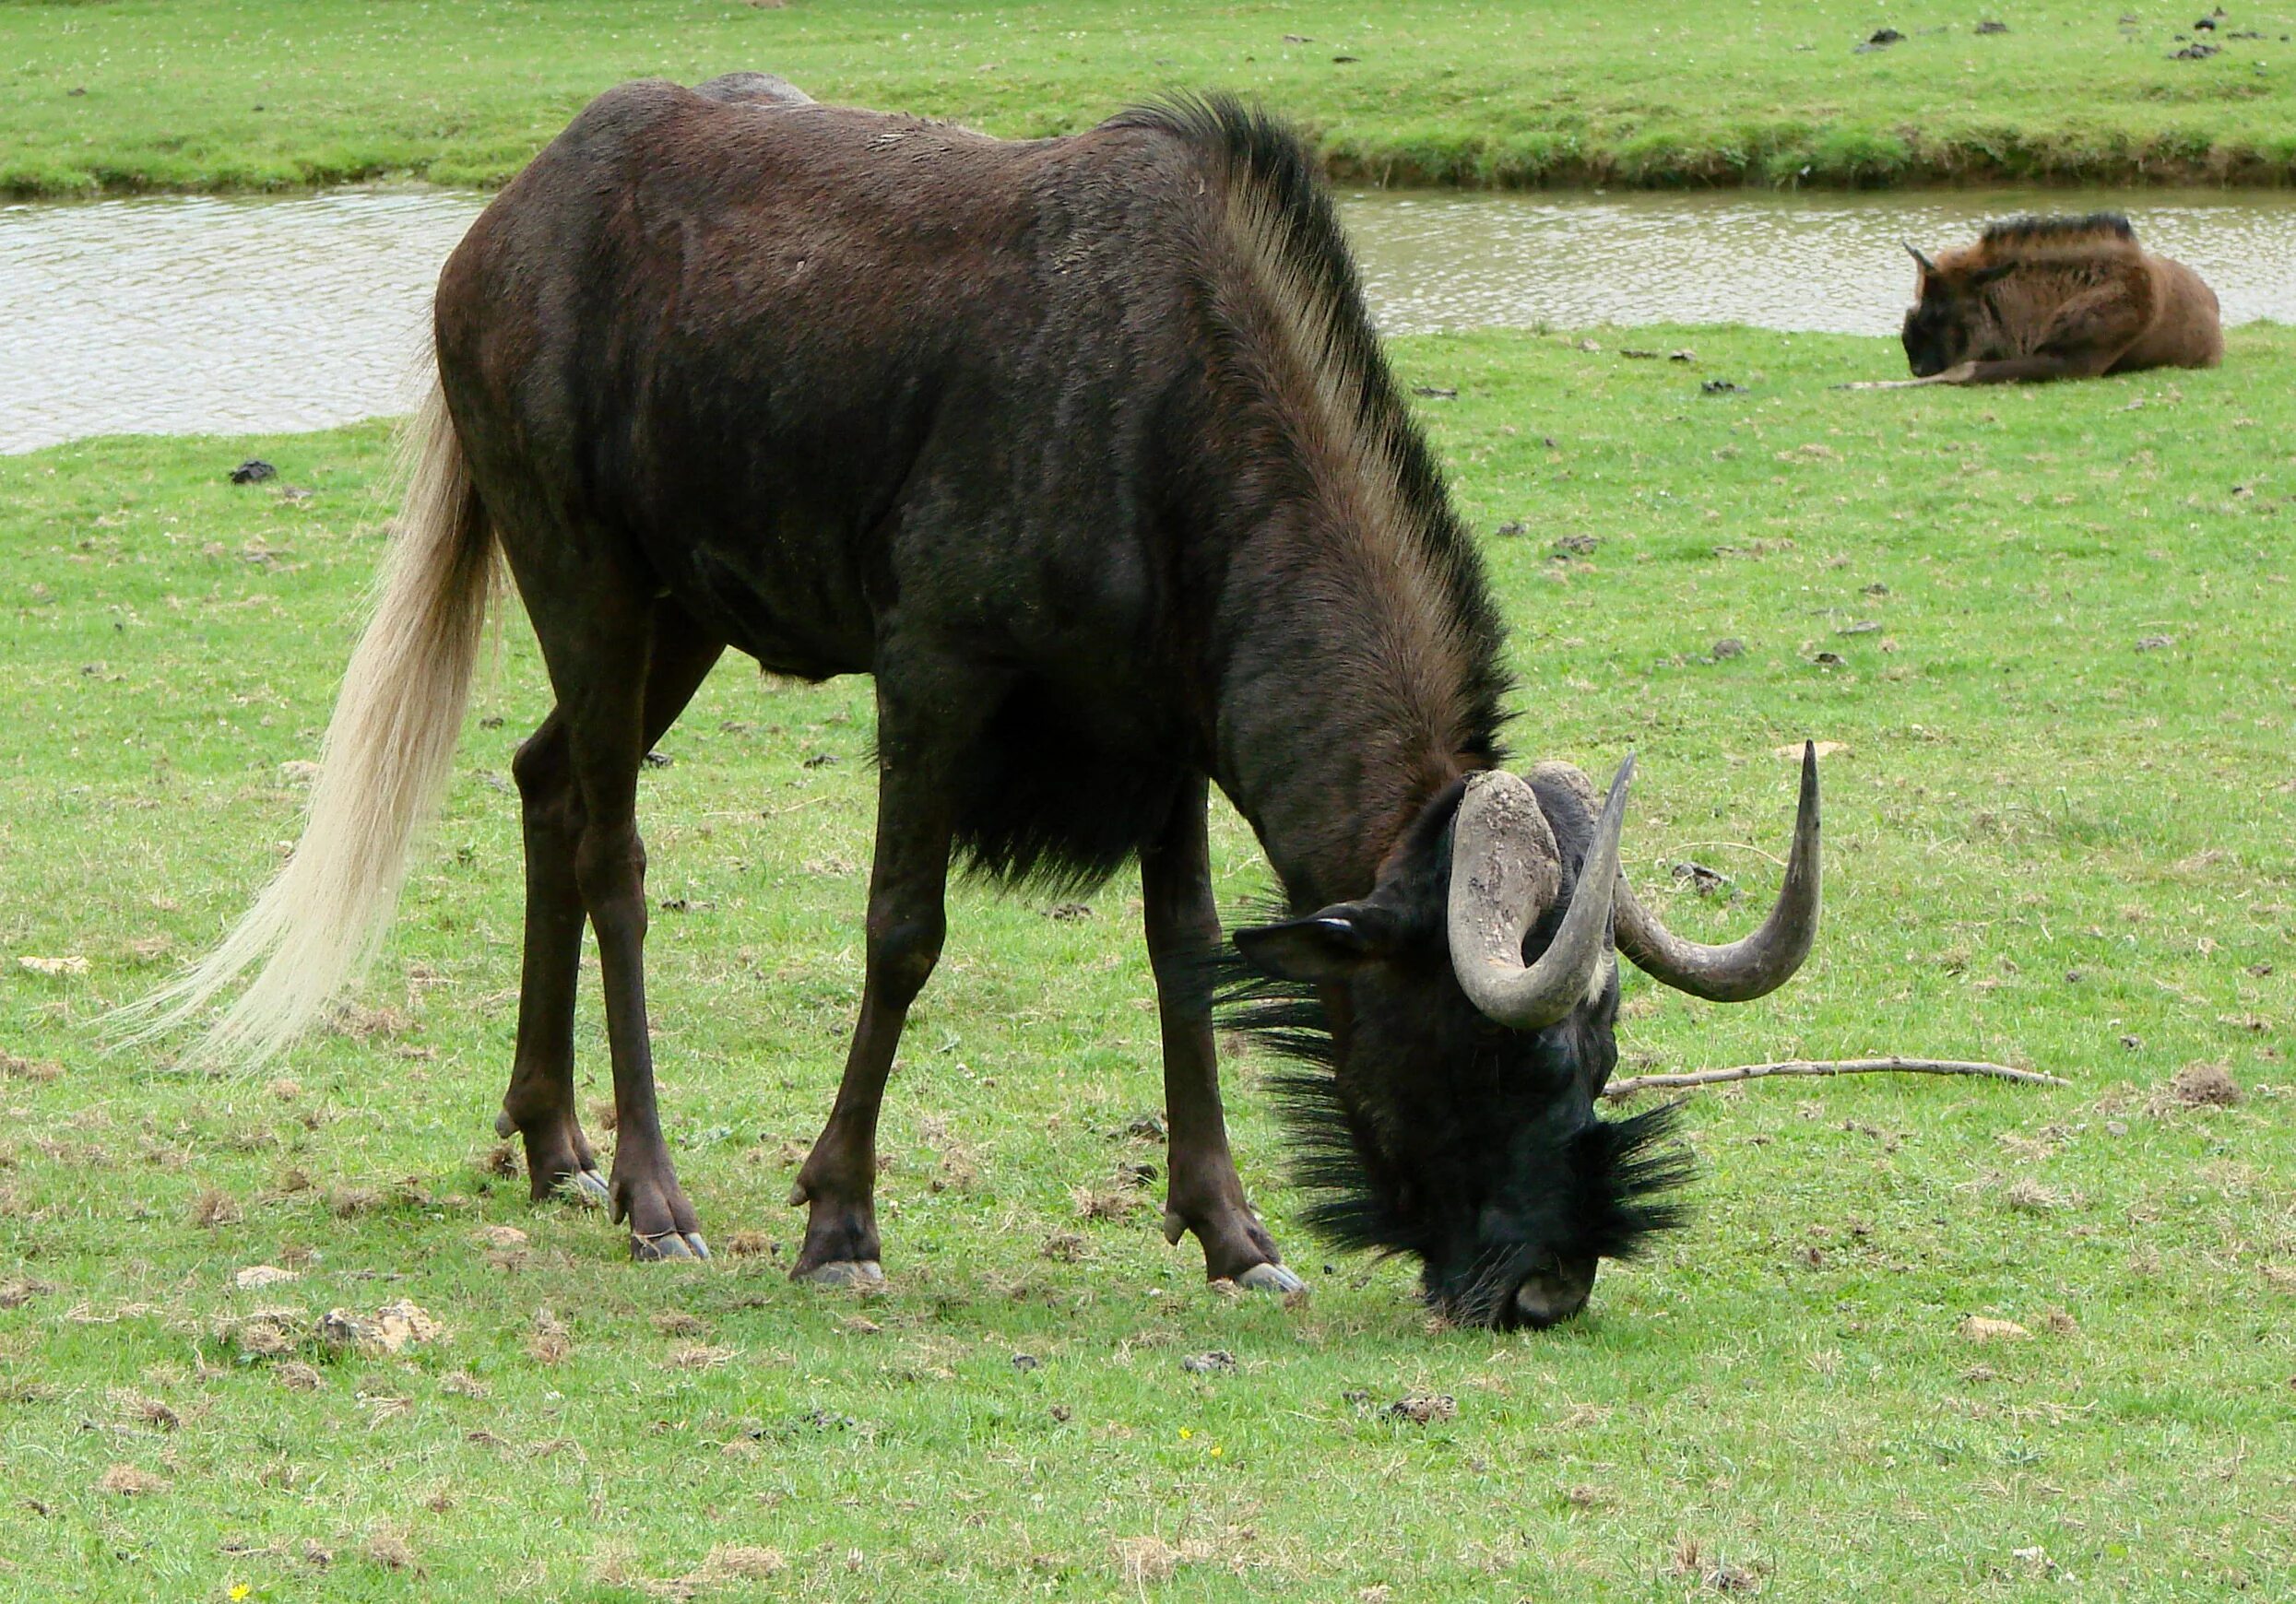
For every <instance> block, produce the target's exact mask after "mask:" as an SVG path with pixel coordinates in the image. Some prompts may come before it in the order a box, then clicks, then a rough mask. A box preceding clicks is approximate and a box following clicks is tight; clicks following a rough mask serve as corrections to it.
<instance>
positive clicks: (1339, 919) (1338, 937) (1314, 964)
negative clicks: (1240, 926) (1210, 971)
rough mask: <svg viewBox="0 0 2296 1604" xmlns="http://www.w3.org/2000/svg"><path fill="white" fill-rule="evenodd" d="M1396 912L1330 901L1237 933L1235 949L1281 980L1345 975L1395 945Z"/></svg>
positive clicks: (1252, 962) (1344, 977) (1250, 961)
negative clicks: (1297, 916)
mask: <svg viewBox="0 0 2296 1604" xmlns="http://www.w3.org/2000/svg"><path fill="white" fill-rule="evenodd" d="M1394 941H1395V915H1394V914H1391V913H1390V912H1389V911H1388V910H1387V909H1385V908H1380V907H1376V906H1373V905H1372V904H1370V903H1367V902H1334V903H1332V904H1331V906H1330V907H1328V908H1325V909H1322V910H1321V911H1320V912H1318V913H1313V914H1308V916H1307V917H1306V918H1304V919H1286V920H1284V922H1283V923H1282V924H1280V925H1262V926H1259V927H1258V928H1257V929H1252V930H1238V931H1237V932H1236V950H1237V951H1238V952H1240V953H1242V954H1243V955H1244V958H1245V961H1247V962H1249V964H1250V965H1251V966H1252V967H1253V968H1254V969H1257V970H1260V972H1261V973H1266V974H1272V975H1273V976H1275V977H1276V978H1277V979H1279V980H1306V981H1326V980H1344V979H1346V978H1347V977H1348V976H1349V975H1350V974H1353V973H1355V971H1356V970H1358V969H1360V968H1362V967H1363V966H1364V965H1365V964H1367V963H1369V962H1371V961H1374V960H1376V959H1379V958H1382V957H1385V956H1386V955H1387V954H1388V953H1389V952H1391V951H1392V950H1393V949H1394Z"/></svg>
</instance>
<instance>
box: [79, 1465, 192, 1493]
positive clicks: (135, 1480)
mask: <svg viewBox="0 0 2296 1604" xmlns="http://www.w3.org/2000/svg"><path fill="white" fill-rule="evenodd" d="M172 1485H174V1484H173V1483H172V1482H171V1481H170V1480H168V1479H167V1478H166V1477H164V1476H155V1475H154V1474H152V1473H151V1472H150V1471H148V1470H146V1469H143V1468H139V1467H137V1466H135V1465H114V1466H112V1467H111V1468H109V1469H107V1470H106V1471H104V1473H103V1474H102V1475H101V1476H99V1477H97V1478H96V1491H97V1492H108V1493H110V1494H112V1496H113V1497H115V1498H148V1497H150V1496H151V1495H152V1494H154V1493H157V1492H166V1491H167V1490H168V1489H169V1488H170V1487H172Z"/></svg>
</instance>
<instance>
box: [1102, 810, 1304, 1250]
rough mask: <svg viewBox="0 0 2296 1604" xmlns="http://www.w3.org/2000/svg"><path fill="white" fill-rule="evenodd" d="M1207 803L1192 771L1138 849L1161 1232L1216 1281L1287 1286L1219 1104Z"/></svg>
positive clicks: (1215, 935)
mask: <svg viewBox="0 0 2296 1604" xmlns="http://www.w3.org/2000/svg"><path fill="white" fill-rule="evenodd" d="M1204 802H1205V783H1204V780H1203V778H1202V777H1201V775H1199V776H1197V777H1196V778H1194V779H1193V780H1191V781H1189V783H1188V784H1185V785H1183V786H1182V787H1181V788H1180V794H1179V796H1178V798H1177V799H1176V801H1175V803H1174V806H1173V809H1172V817H1171V820H1170V821H1169V822H1168V823H1167V824H1166V826H1165V828H1164V830H1163V831H1162V833H1161V834H1160V835H1159V836H1158V837H1157V838H1156V840H1154V841H1153V842H1151V843H1149V844H1148V845H1147V846H1145V847H1143V848H1142V851H1141V855H1140V885H1141V902H1142V908H1143V911H1144V913H1145V915H1146V917H1145V923H1146V926H1147V936H1148V961H1149V962H1150V964H1151V965H1152V966H1153V967H1154V970H1155V976H1156V1010H1157V1016H1158V1020H1159V1022H1160V1023H1161V1024H1162V1026H1163V1032H1164V1099H1165V1117H1166V1123H1167V1124H1168V1125H1169V1126H1170V1128H1171V1144H1172V1145H1171V1150H1170V1160H1171V1166H1170V1167H1171V1176H1170V1191H1169V1193H1168V1201H1167V1203H1166V1209H1165V1214H1164V1234H1165V1237H1166V1240H1167V1241H1170V1242H1174V1243H1177V1242H1178V1241H1179V1239H1180V1237H1181V1236H1182V1235H1183V1234H1184V1233H1186V1232H1191V1231H1192V1232H1195V1233H1196V1240H1197V1241H1198V1242H1199V1243H1201V1244H1203V1250H1204V1273H1205V1274H1206V1276H1207V1277H1209V1278H1210V1279H1211V1280H1233V1281H1236V1282H1237V1283H1238V1284H1240V1285H1243V1286H1247V1287H1258V1288H1262V1289H1264V1290H1267V1291H1279V1292H1293V1291H1299V1290H1300V1289H1301V1287H1302V1286H1303V1285H1304V1284H1305V1283H1303V1282H1302V1281H1301V1280H1300V1279H1299V1278H1298V1277H1297V1276H1296V1275H1294V1274H1293V1273H1292V1272H1291V1271H1290V1270H1288V1269H1285V1268H1284V1263H1283V1257H1284V1256H1283V1255H1282V1254H1280V1253H1278V1252H1277V1251H1276V1248H1275V1242H1274V1240H1273V1239H1272V1237H1270V1236H1269V1235H1268V1232H1267V1230H1266V1228H1265V1227H1263V1226H1262V1225H1261V1224H1260V1217H1259V1216H1258V1215H1256V1214H1254V1213H1253V1212H1252V1211H1251V1207H1250V1205H1249V1204H1248V1203H1246V1202H1245V1201H1244V1184H1243V1182H1242V1181H1241V1180H1240V1179H1238V1178H1237V1174H1236V1160H1235V1157H1234V1155H1233V1154H1231V1153H1230V1152H1229V1151H1228V1145H1227V1120H1226V1116H1225V1113H1224V1111H1223V1110H1222V1109H1221V1106H1220V1062H1219V1056H1218V1049H1217V1048H1216V1047H1215V1046H1214V1044H1213V1035H1212V988H1211V978H1210V974H1209V973H1208V970H1207V965H1206V960H1207V959H1208V958H1209V957H1210V956H1211V955H1212V953H1213V951H1214V950H1215V949H1217V948H1218V946H1219V943H1220V911H1219V905H1218V903H1217V902H1215V901H1214V899H1213V894H1212V851H1211V843H1210V842H1209V841H1208V840H1207V839H1206V836H1205V831H1204Z"/></svg>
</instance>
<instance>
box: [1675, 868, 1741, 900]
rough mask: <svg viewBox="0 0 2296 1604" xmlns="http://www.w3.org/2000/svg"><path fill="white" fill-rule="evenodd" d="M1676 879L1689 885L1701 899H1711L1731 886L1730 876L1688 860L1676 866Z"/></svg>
mask: <svg viewBox="0 0 2296 1604" xmlns="http://www.w3.org/2000/svg"><path fill="white" fill-rule="evenodd" d="M1674 877H1675V879H1678V880H1681V881H1683V882H1684V883H1686V885H1688V886H1689V888H1690V889H1691V890H1694V891H1696V892H1697V893H1698V895H1699V896H1701V897H1710V896H1712V895H1713V894H1714V893H1715V892H1716V891H1719V890H1722V888H1724V887H1725V886H1727V885H1729V884H1730V877H1729V876H1728V875H1726V874H1723V873H1722V872H1721V871H1720V870H1717V869H1710V868H1708V867H1706V866H1705V865H1704V864H1702V863H1691V862H1689V861H1688V860H1687V859H1686V860H1684V861H1683V862H1681V863H1678V864H1676V865H1675V867H1674Z"/></svg>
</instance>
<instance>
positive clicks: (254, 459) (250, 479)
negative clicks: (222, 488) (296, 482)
mask: <svg viewBox="0 0 2296 1604" xmlns="http://www.w3.org/2000/svg"><path fill="white" fill-rule="evenodd" d="M278 476H279V470H278V469H277V468H275V467H273V466H271V465H270V464H269V463H267V462H266V461H264V460H263V458H261V457H259V456H251V457H249V458H248V459H247V460H246V461H245V462H243V463H241V464H240V465H239V466H237V467H235V468H233V469H232V470H231V483H233V484H235V485H259V484H261V483H263V481H264V480H266V479H275V478H278Z"/></svg>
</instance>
